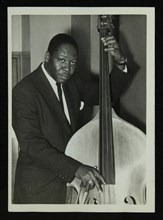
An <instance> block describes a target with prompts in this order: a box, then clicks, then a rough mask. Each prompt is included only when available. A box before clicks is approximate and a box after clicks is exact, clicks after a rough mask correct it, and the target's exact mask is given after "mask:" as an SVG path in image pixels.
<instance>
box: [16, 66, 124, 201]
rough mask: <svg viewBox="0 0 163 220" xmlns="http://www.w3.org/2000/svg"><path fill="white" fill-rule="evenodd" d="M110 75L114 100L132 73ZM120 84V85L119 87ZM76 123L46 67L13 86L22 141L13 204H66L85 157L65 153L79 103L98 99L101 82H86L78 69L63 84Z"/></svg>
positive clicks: (75, 123)
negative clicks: (65, 109)
mask: <svg viewBox="0 0 163 220" xmlns="http://www.w3.org/2000/svg"><path fill="white" fill-rule="evenodd" d="M112 72H113V73H112V74H111V81H112V98H113V101H114V100H116V99H117V98H118V97H119V94H120V93H121V92H122V88H124V84H125V83H126V79H127V75H128V74H126V73H122V71H120V70H119V69H118V68H116V67H115V68H113V71H112ZM120 85H121V86H120ZM64 91H65V96H66V100H67V104H68V109H69V114H70V119H71V125H70V124H69V122H68V120H67V118H66V116H65V115H64V113H63V111H62V108H61V106H60V103H59V101H58V99H57V97H56V95H55V93H54V92H53V89H52V87H51V85H50V84H49V82H48V80H47V78H46V77H45V75H44V73H43V71H42V69H41V66H39V67H38V68H37V69H36V70H35V71H34V72H32V73H31V74H29V75H28V76H27V77H25V78H24V79H23V80H22V81H21V82H19V83H18V84H17V85H16V86H15V87H14V89H13V99H12V103H13V116H12V117H13V128H14V131H15V133H16V136H17V139H18V142H19V147H20V151H19V157H18V161H17V168H16V177H15V188H14V203H29V204H32V203H44V204H46V203H53V204H55V203H56V204H60V203H65V196H66V183H67V182H71V181H72V180H73V178H74V174H75V171H76V170H77V169H78V167H79V166H80V165H81V163H80V162H78V161H76V160H74V159H73V158H70V157H68V156H66V155H65V154H64V151H65V148H66V145H67V143H68V141H69V139H70V138H71V136H72V135H73V134H74V133H75V131H76V130H77V129H78V118H79V108H80V102H81V100H83V101H84V102H86V103H89V104H97V103H98V86H97V84H96V83H91V82H87V83H82V81H81V80H80V79H79V77H78V76H77V74H74V76H73V77H72V78H71V79H70V80H69V81H68V82H67V83H66V84H65V85H64Z"/></svg>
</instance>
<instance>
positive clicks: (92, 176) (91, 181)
mask: <svg viewBox="0 0 163 220" xmlns="http://www.w3.org/2000/svg"><path fill="white" fill-rule="evenodd" d="M75 176H76V177H77V178H79V179H80V180H81V185H82V186H83V187H86V189H87V190H88V189H93V188H94V187H96V188H97V190H98V191H99V192H100V191H101V192H102V186H101V185H103V184H106V183H105V180H104V178H103V177H102V176H101V175H100V173H99V172H98V170H96V169H95V168H93V167H91V166H87V165H82V166H80V167H79V168H78V169H77V171H76V173H75Z"/></svg>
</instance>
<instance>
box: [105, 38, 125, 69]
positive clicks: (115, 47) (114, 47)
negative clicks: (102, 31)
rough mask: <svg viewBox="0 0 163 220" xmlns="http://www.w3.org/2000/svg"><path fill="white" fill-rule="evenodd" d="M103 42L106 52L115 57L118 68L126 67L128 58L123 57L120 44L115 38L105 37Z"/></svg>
mask: <svg viewBox="0 0 163 220" xmlns="http://www.w3.org/2000/svg"><path fill="white" fill-rule="evenodd" d="M101 40H102V42H103V43H104V46H106V47H105V49H104V50H105V51H107V52H110V54H111V55H112V56H113V57H114V60H115V62H116V64H117V65H118V66H123V65H124V66H125V64H126V60H127V59H126V57H125V56H124V55H123V53H122V51H121V49H120V46H119V44H118V42H117V41H116V39H115V37H114V36H112V35H109V36H106V37H103V38H102V39H101Z"/></svg>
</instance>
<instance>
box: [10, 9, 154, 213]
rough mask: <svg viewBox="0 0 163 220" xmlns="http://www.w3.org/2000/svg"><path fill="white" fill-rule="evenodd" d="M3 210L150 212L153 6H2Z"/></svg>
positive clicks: (152, 193)
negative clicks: (5, 43) (4, 65)
mask: <svg viewBox="0 0 163 220" xmlns="http://www.w3.org/2000/svg"><path fill="white" fill-rule="evenodd" d="M7 15H8V103H9V109H8V132H9V135H8V136H9V137H8V209H9V211H10V212H22V211H27V212H31V211H32V212H105V213H106V212H108V213H109V212H150V213H153V212H154V211H155V141H154V139H155V136H154V135H155V121H154V113H155V112H154V107H155V104H154V102H155V99H154V93H155V87H154V85H155V63H154V56H155V47H154V46H155V39H154V34H155V10H154V8H152V7H150V8H148V7H142V8H141V7H139V8H138V7H137V8H136V7H122V8H120V7H100V8H98V7H91V8H89V7H85V8H80V7H73V8H72V7H46V8H41V7H8V11H7Z"/></svg>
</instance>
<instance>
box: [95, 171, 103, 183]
mask: <svg viewBox="0 0 163 220" xmlns="http://www.w3.org/2000/svg"><path fill="white" fill-rule="evenodd" d="M93 172H94V176H95V177H96V178H98V179H99V181H100V183H101V184H106V181H105V179H104V178H103V177H102V176H101V175H100V173H99V172H98V171H97V170H94V171H93Z"/></svg>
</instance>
